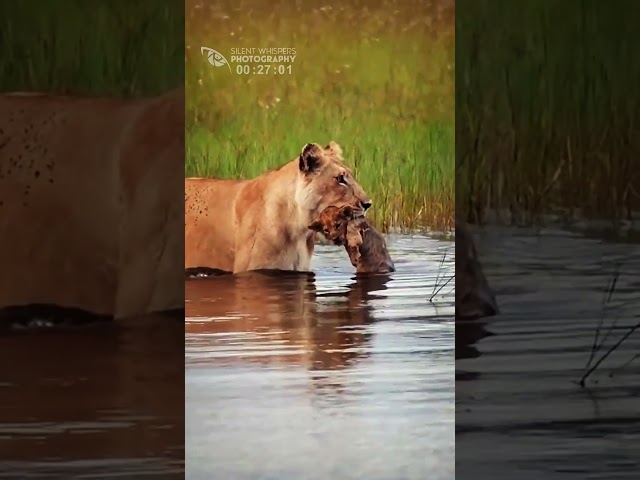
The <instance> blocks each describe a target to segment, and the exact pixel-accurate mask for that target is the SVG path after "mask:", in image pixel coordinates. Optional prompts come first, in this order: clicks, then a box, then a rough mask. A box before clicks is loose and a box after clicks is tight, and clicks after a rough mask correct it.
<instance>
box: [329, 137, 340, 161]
mask: <svg viewBox="0 0 640 480" xmlns="http://www.w3.org/2000/svg"><path fill="white" fill-rule="evenodd" d="M325 150H329V151H330V152H333V153H334V154H335V155H336V156H338V157H342V148H340V145H338V144H337V143H336V142H334V141H333V140H331V141H330V142H329V145H327V146H326V147H325Z"/></svg>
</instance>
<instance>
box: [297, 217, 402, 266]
mask: <svg viewBox="0 0 640 480" xmlns="http://www.w3.org/2000/svg"><path fill="white" fill-rule="evenodd" d="M309 229H310V230H313V231H316V232H319V233H322V234H323V235H324V236H325V237H326V238H327V239H328V240H329V241H331V242H333V243H335V244H336V245H344V247H345V249H346V251H347V253H348V254H349V260H350V261H351V264H352V265H353V266H354V267H356V272H358V273H389V272H394V271H395V266H394V264H393V260H391V256H390V255H389V251H388V250H387V245H386V242H385V240H384V237H383V236H382V235H381V234H380V232H378V231H377V230H376V229H375V228H374V227H373V226H372V225H371V222H369V220H367V219H366V218H365V217H362V216H359V217H355V218H354V215H353V211H352V209H351V208H350V207H349V206H344V207H341V208H338V207H335V206H329V207H327V208H326V209H325V210H324V211H323V212H322V213H321V214H320V215H319V216H318V218H316V219H315V220H314V221H313V222H311V223H310V224H309Z"/></svg>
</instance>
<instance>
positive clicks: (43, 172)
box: [0, 88, 184, 317]
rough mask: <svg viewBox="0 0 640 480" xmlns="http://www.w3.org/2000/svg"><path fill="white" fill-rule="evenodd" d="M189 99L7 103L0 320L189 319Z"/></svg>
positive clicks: (1, 152) (1, 108)
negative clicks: (1, 312) (161, 315)
mask: <svg viewBox="0 0 640 480" xmlns="http://www.w3.org/2000/svg"><path fill="white" fill-rule="evenodd" d="M182 172H184V92H183V89H182V88H179V89H176V90H174V91H172V92H170V93H168V94H165V95H161V96H159V97H155V98H143V99H136V100H122V99H116V98H96V97H65V96H56V95H48V94H39V93H35V94H28V95H25V94H2V95H0V232H1V233H0V265H1V266H2V267H1V268H2V275H0V309H1V308H3V307H8V306H12V307H20V306H29V305H54V306H58V307H67V308H76V309H81V310H83V311H86V312H89V313H93V314H101V315H108V316H116V317H120V316H130V315H141V314H145V313H149V312H153V311H161V310H169V309H180V308H184V286H183V279H182V276H181V275H179V274H177V272H179V271H180V269H181V268H182V258H181V257H182V252H183V251H184V243H183V242H184V237H183V235H182V227H181V222H182V219H181V217H182V206H181V204H180V198H181V195H182V193H181V192H182V182H181V180H179V179H180V176H181V175H183V173H182Z"/></svg>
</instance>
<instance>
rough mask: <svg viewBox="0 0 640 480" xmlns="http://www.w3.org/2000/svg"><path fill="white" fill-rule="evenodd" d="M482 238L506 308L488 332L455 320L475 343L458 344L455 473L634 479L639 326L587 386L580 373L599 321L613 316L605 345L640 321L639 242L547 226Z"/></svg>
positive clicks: (639, 464)
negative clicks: (581, 383) (607, 293)
mask: <svg viewBox="0 0 640 480" xmlns="http://www.w3.org/2000/svg"><path fill="white" fill-rule="evenodd" d="M476 238H477V242H478V243H477V246H478V251H479V253H480V256H481V258H482V260H483V263H484V266H485V273H486V275H487V279H488V281H489V283H490V284H491V285H492V286H493V287H494V289H495V291H496V295H497V298H498V302H499V304H500V308H501V310H502V311H501V313H500V315H498V316H496V317H494V318H491V319H488V321H487V323H486V326H485V330H486V331H488V332H491V333H493V335H491V336H486V337H484V338H481V337H482V332H481V331H480V328H479V327H476V328H467V329H461V328H460V327H459V328H458V329H457V330H458V332H465V333H466V335H465V336H466V337H467V340H468V341H467V342H466V343H467V344H466V345H465V346H464V347H461V348H458V349H457V351H456V353H457V356H458V357H459V358H458V359H457V361H456V377H457V379H456V403H457V405H456V477H457V478H461V479H467V478H469V479H471V478H472V479H474V480H476V479H479V478H489V479H503V478H504V479H513V478H517V479H539V478H547V479H556V478H557V479H580V480H581V479H585V478H590V479H600V478H602V479H604V478H607V479H630V478H638V471H640V381H639V380H640V358H635V356H636V355H637V354H638V353H640V331H636V333H635V334H633V335H632V336H630V337H629V338H628V340H627V341H625V342H624V343H623V344H622V345H621V346H620V348H618V349H617V350H616V351H615V352H614V353H613V354H612V355H611V356H610V357H609V358H608V359H607V360H605V362H604V363H603V364H602V365H601V367H600V368H599V369H598V370H596V372H595V373H594V374H593V375H592V376H590V377H589V379H588V380H587V382H586V387H587V388H585V389H583V388H580V386H579V385H577V384H576V382H577V381H578V380H579V379H580V377H581V376H582V373H583V371H584V367H585V365H586V363H587V360H588V357H589V353H590V351H591V347H592V344H593V341H594V332H595V330H596V328H597V324H598V322H599V321H600V319H602V318H604V330H603V335H607V334H606V331H607V330H609V326H610V325H611V324H612V321H613V320H614V319H617V321H616V324H615V328H614V329H613V330H611V333H609V335H608V338H607V339H606V345H607V347H608V346H611V345H612V344H613V343H615V342H616V341H617V340H618V339H619V338H620V337H621V336H622V335H623V334H624V333H625V332H626V331H627V329H628V328H629V327H630V326H632V325H635V324H637V323H638V322H639V321H640V316H639V315H640V293H639V292H640V275H639V274H638V272H639V271H640V246H639V245H638V244H634V243H622V242H615V241H610V240H608V241H604V240H601V239H598V238H587V237H584V236H582V235H578V234H574V233H571V232H567V231H563V230H556V229H550V228H549V229H544V230H535V231H534V230H529V229H510V228H492V229H487V230H485V231H482V232H480V233H479V235H478V236H477V237H476ZM616 264H618V265H620V267H619V269H620V274H619V277H618V281H617V284H616V287H615V290H614V292H613V294H612V297H611V300H610V301H609V302H605V301H604V291H605V290H607V288H608V287H609V285H610V282H611V281H612V278H613V277H614V273H613V272H614V271H615V266H614V265H616ZM600 338H601V339H602V338H603V337H602V336H601V337H600ZM462 339H463V336H462V335H461V334H460V333H458V335H457V336H456V341H457V342H461V341H462ZM605 350H606V349H604V348H603V349H602V350H601V352H600V353H599V354H597V355H596V358H599V357H600V356H601V355H602V353H603V352H604V351H605ZM634 358H635V360H634ZM629 361H631V363H628V362H629ZM625 364H627V365H625Z"/></svg>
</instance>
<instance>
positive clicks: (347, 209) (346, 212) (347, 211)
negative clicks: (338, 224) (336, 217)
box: [340, 205, 353, 220]
mask: <svg viewBox="0 0 640 480" xmlns="http://www.w3.org/2000/svg"><path fill="white" fill-rule="evenodd" d="M340 214H341V215H342V217H343V218H346V219H347V220H351V219H353V207H352V206H351V205H345V206H344V207H342V208H341V209H340Z"/></svg>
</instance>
